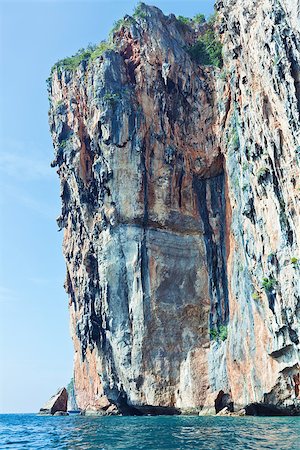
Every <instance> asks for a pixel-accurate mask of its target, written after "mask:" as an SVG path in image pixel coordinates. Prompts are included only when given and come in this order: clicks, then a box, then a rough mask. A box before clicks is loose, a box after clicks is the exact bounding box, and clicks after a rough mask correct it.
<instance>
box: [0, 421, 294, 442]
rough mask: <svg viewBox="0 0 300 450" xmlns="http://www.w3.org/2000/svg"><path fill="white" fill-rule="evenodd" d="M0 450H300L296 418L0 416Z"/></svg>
mask: <svg viewBox="0 0 300 450" xmlns="http://www.w3.org/2000/svg"><path fill="white" fill-rule="evenodd" d="M0 449H13V450H15V449H16V450H17V449H30V450H33V449H43V450H44V449H45V450H46V449H47V450H49V449H70V450H71V449H80V450H88V449H95V450H96V449H97V450H101V449H103V450H104V449H105V450H110V449H124V450H125V449H126V450H127V449H128V450H129V449H130V450H135V449H145V450H152V449H153V450H154V449H155V450H160V449H168V450H181V449H205V450H212V449H218V450H223V449H224V450H231V449H278V450H283V449H288V450H293V449H295V450H299V449H300V417H249V416H248V417H213V416H211V417H201V416H200V417H199V416H143V417H122V416H106V417H85V416H79V415H70V416H67V417H59V416H58V417H54V416H53V417H51V416H50V417H49V416H38V415H36V414H2V415H0Z"/></svg>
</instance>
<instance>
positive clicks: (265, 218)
mask: <svg viewBox="0 0 300 450" xmlns="http://www.w3.org/2000/svg"><path fill="white" fill-rule="evenodd" d="M140 8H141V14H140V15H139V16H138V17H137V16H136V17H135V18H130V17H127V18H126V19H125V20H124V22H123V24H122V25H121V26H120V28H119V29H118V30H117V31H116V32H115V34H114V36H113V46H111V47H112V48H109V49H107V50H106V51H105V52H104V53H103V55H101V56H99V57H97V58H90V59H89V60H83V61H82V62H81V63H80V64H79V66H78V67H77V68H76V69H74V70H71V69H68V68H62V67H58V68H56V69H55V70H54V72H53V74H52V80H51V86H50V88H49V91H50V92H49V93H50V99H51V108H50V115H49V117H50V127H51V133H52V137H53V142H54V147H55V150H56V156H55V160H54V162H53V165H56V166H58V174H59V177H60V181H61V199H62V213H61V216H60V217H59V219H58V223H59V226H60V228H63V229H64V244H63V250H64V255H65V259H66V263H67V278H66V290H67V292H68V294H69V298H70V303H69V305H70V313H71V323H72V331H73V336H72V337H73V341H74V347H75V370H74V383H75V389H76V400H77V403H78V406H79V408H80V409H82V410H89V411H102V412H105V411H110V410H111V409H112V408H114V406H113V405H116V407H117V408H118V410H119V411H120V412H123V413H129V414H130V413H134V414H142V413H145V414H149V413H160V414H164V413H167V414H170V413H174V414H176V413H180V412H181V411H184V412H195V411H201V412H202V413H207V412H215V411H216V401H217V402H219V403H218V404H219V407H220V409H219V410H221V409H222V408H224V407H225V406H227V405H230V410H232V409H233V408H236V409H240V408H242V407H244V406H245V405H248V404H252V403H257V402H264V403H267V404H272V405H277V406H280V407H282V408H285V409H286V411H290V412H291V411H292V412H297V411H298V410H299V334H300V333H299V314H300V280H299V265H298V261H297V258H298V257H300V255H299V246H298V244H299V233H300V224H299V158H300V155H299V148H300V141H299V137H300V134H299V133H300V130H299V114H300V87H299V86H300V85H299V82H300V78H299V61H300V58H299V22H298V21H297V20H295V13H294V12H293V11H294V9H293V5H292V4H291V3H289V2H288V1H285V2H283V1H282V2H280V1H276V2H275V0H274V1H272V0H264V1H263V2H258V1H256V0H244V1H242V0H239V1H229V0H227V1H225V0H224V1H219V2H217V5H216V8H217V10H218V27H219V30H220V35H221V39H222V42H223V47H224V67H223V69H218V68H216V67H213V66H201V65H199V64H198V63H196V62H195V61H193V60H192V59H191V56H190V52H189V51H188V49H189V47H190V46H192V45H193V44H194V43H195V42H196V39H197V37H198V36H199V34H201V32H202V31H201V27H202V30H203V29H205V27H206V25H205V24H204V25H202V26H200V27H198V28H197V27H193V26H189V25H183V24H182V23H180V22H179V21H178V20H177V19H176V18H175V16H173V15H170V16H168V17H166V16H164V15H163V14H162V12H161V11H160V10H158V9H157V8H155V7H148V6H141V7H140ZM292 261H293V262H292ZM262 286H264V288H262ZM223 396H224V398H223ZM232 405H233V406H232Z"/></svg>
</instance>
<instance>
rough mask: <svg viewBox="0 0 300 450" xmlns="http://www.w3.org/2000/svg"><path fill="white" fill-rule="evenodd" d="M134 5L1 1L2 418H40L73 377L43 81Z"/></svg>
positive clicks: (203, 8) (167, 2) (178, 8)
mask: <svg viewBox="0 0 300 450" xmlns="http://www.w3.org/2000/svg"><path fill="white" fill-rule="evenodd" d="M136 3H137V2H136V1H131V0H122V1H114V0H98V1H85V2H79V1H76V2H74V1H65V2H64V1H58V0H57V1H42V0H41V1H31V2H28V1H19V2H14V1H12V0H8V1H3V0H0V59H1V61H0V62H1V66H0V67H1V68H0V98H1V102H0V152H1V153H0V208H1V216H0V227H1V228H0V233H1V234H0V366H1V369H0V413H4V412H35V411H37V410H38V409H39V408H40V407H41V406H42V404H43V403H44V402H45V401H46V400H47V399H48V398H49V397H50V396H51V395H52V394H53V393H54V391H55V390H56V389H57V388H58V387H60V386H63V385H66V384H67V383H68V381H69V380H70V378H71V376H72V359H73V355H72V343H71V338H70V333H69V317H68V310H67V304H68V302H67V297H66V294H65V292H64V289H63V282H64V277H65V265H64V260H63V257H62V251H61V240H62V233H58V232H57V226H56V222H55V218H56V217H57V216H58V215H59V210H60V204H59V183H58V178H57V175H56V173H55V170H54V169H51V168H50V162H51V160H52V159H53V158H52V152H53V148H52V143H51V139H50V134H49V129H48V118H47V111H48V98H47V92H46V83H45V80H46V78H47V77H48V75H49V71H50V68H51V66H52V65H53V64H54V63H55V62H56V61H57V60H58V59H61V58H63V57H65V56H69V55H72V54H74V53H75V52H76V51H77V50H78V49H79V48H81V47H85V46H86V45H87V44H88V43H98V42H100V41H101V40H103V39H105V38H106V37H107V35H108V32H109V30H110V29H111V27H112V25H113V23H114V21H116V20H117V19H119V18H120V17H122V16H123V15H124V14H127V13H129V14H130V13H131V12H132V11H133V8H134V6H135V5H136ZM146 3H149V4H155V5H156V6H158V7H160V8H161V9H162V10H163V11H164V12H165V13H170V12H173V13H175V14H177V15H179V14H181V15H186V16H193V15H195V14H197V13H199V12H202V13H204V14H206V15H207V16H209V15H210V14H211V13H212V12H213V0H162V1H160V0H157V1H154V2H150V1H149V2H146Z"/></svg>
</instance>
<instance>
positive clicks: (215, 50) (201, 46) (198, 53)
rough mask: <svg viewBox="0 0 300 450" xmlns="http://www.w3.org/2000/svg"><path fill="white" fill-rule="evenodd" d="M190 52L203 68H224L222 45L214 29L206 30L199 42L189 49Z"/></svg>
mask: <svg viewBox="0 0 300 450" xmlns="http://www.w3.org/2000/svg"><path fill="white" fill-rule="evenodd" d="M188 52H189V54H190V56H191V58H192V59H193V61H195V62H196V63H197V64H200V65H203V66H216V67H222V65H223V59H222V44H221V42H220V40H219V38H218V37H217V35H216V33H215V31H214V29H213V27H210V28H209V29H208V30H206V31H205V32H204V33H203V35H202V36H200V37H199V38H198V40H197V42H196V43H195V44H194V45H193V46H192V47H190V48H189V49H188Z"/></svg>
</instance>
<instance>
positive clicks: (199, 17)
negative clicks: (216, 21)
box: [177, 13, 206, 25]
mask: <svg viewBox="0 0 300 450" xmlns="http://www.w3.org/2000/svg"><path fill="white" fill-rule="evenodd" d="M177 20H178V21H179V22H180V23H181V24H182V25H193V24H195V25H197V24H198V25H199V24H202V23H204V22H205V21H206V19H205V15H204V14H200V13H199V14H196V15H195V16H194V17H193V18H192V19H190V18H189V17H185V16H177Z"/></svg>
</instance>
